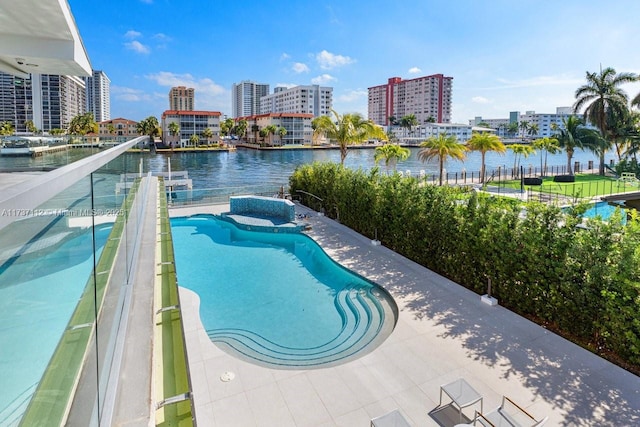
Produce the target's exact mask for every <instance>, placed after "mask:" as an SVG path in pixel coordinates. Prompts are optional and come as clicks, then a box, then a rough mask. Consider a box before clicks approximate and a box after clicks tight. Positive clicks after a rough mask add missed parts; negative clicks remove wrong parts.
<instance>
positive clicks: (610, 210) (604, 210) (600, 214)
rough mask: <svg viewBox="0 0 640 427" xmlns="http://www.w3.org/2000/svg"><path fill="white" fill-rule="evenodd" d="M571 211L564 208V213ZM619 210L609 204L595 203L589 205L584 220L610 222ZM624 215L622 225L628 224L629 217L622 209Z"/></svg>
mask: <svg viewBox="0 0 640 427" xmlns="http://www.w3.org/2000/svg"><path fill="white" fill-rule="evenodd" d="M568 209H570V208H569V207H565V208H563V210H564V211H567V210H568ZM616 209H618V208H617V207H616V206H613V205H610V204H609V203H608V202H595V203H591V204H589V206H588V208H587V210H586V211H585V212H584V213H583V214H582V217H583V218H589V219H593V218H600V219H601V220H603V221H608V220H609V219H610V218H611V216H613V214H614V212H615V211H616ZM620 210H621V213H622V223H623V224H626V222H627V216H626V214H625V211H624V209H620Z"/></svg>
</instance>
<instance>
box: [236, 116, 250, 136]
mask: <svg viewBox="0 0 640 427" xmlns="http://www.w3.org/2000/svg"><path fill="white" fill-rule="evenodd" d="M248 126H249V122H247V121H246V120H245V119H242V120H240V121H238V123H237V124H236V125H235V131H234V132H235V134H236V135H238V137H239V138H244V137H245V136H246V134H247V127H248Z"/></svg>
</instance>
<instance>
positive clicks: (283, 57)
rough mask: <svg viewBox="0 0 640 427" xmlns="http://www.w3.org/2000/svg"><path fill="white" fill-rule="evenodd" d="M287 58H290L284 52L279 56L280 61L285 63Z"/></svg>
mask: <svg viewBox="0 0 640 427" xmlns="http://www.w3.org/2000/svg"><path fill="white" fill-rule="evenodd" d="M289 58H291V56H290V55H289V54H288V53H286V52H283V53H282V55H280V61H286V60H287V59H289Z"/></svg>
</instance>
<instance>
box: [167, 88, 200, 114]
mask: <svg viewBox="0 0 640 427" xmlns="http://www.w3.org/2000/svg"><path fill="white" fill-rule="evenodd" d="M194 106H195V90H194V89H193V88H192V87H189V88H188V87H185V86H177V87H172V88H171V90H170V91H169V110H173V111H193V110H194Z"/></svg>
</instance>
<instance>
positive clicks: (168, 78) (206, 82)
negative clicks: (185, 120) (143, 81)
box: [145, 71, 229, 111]
mask: <svg viewBox="0 0 640 427" xmlns="http://www.w3.org/2000/svg"><path fill="white" fill-rule="evenodd" d="M145 77H146V78H147V79H149V80H152V81H154V82H155V83H156V84H158V85H159V86H164V87H168V88H171V87H174V86H186V87H192V88H194V89H195V102H196V108H197V109H199V110H210V109H215V110H220V111H221V110H223V109H225V108H228V106H227V103H228V102H227V101H228V100H227V98H228V97H229V93H228V91H227V90H225V89H224V88H223V87H222V86H220V85H219V84H217V83H215V82H214V81H213V80H211V79H210V78H207V77H204V78H196V77H194V76H192V75H191V74H175V73H172V72H169V71H160V72H159V73H155V74H147V75H146V76H145Z"/></svg>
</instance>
